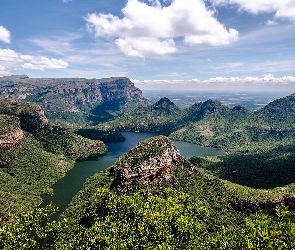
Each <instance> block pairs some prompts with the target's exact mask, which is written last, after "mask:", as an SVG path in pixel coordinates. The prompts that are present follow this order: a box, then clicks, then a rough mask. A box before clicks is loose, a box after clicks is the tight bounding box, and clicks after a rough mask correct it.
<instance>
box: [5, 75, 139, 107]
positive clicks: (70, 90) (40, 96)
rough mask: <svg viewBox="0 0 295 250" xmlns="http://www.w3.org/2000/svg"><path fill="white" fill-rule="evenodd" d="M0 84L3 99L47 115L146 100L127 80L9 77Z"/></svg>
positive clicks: (112, 78) (124, 78)
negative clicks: (23, 103) (27, 104)
mask: <svg viewBox="0 0 295 250" xmlns="http://www.w3.org/2000/svg"><path fill="white" fill-rule="evenodd" d="M0 83H1V86H0V99H6V100H12V101H18V102H19V101H31V102H35V103H38V104H39V105H40V106H41V107H42V109H43V110H44V111H45V113H54V112H66V111H68V112H71V111H72V109H73V107H72V105H78V106H79V105H84V104H99V103H102V102H105V101H112V100H117V99H126V101H136V100H137V99H142V98H143V97H142V91H141V90H140V89H138V88H136V87H135V86H134V84H133V83H132V82H131V81H130V79H128V78H126V77H111V78H103V79H85V78H29V77H23V76H7V77H3V78H0ZM60 104H63V105H60Z"/></svg>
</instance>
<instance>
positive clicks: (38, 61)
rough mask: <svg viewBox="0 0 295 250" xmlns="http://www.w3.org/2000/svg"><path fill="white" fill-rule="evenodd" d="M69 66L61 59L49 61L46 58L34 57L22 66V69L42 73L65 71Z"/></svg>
mask: <svg viewBox="0 0 295 250" xmlns="http://www.w3.org/2000/svg"><path fill="white" fill-rule="evenodd" d="M68 66H69V65H68V63H67V62H65V61H63V60H61V59H54V58H52V59H49V58H47V57H44V56H42V57H36V58H33V60H31V62H26V63H24V64H23V65H22V68H24V69H37V70H41V71H44V70H46V69H65V68H67V67H68Z"/></svg>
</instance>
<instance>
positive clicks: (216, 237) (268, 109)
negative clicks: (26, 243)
mask: <svg viewBox="0 0 295 250" xmlns="http://www.w3.org/2000/svg"><path fill="white" fill-rule="evenodd" d="M168 94H169V93H168ZM277 94H278V93H277ZM229 95H230V94H229ZM180 96H181V95H180ZM185 96H187V95H185ZM210 96H211V97H212V96H215V97H216V96H221V94H220V93H215V95H213V94H212V95H210ZM204 97H205V96H204V95H203V97H202V98H204ZM0 98H1V99H2V100H1V101H0V111H1V112H0V122H1V126H0V128H1V129H0V132H1V134H0V150H1V155H0V174H1V176H2V178H1V181H0V186H1V193H0V200H1V206H0V210H1V214H0V216H1V221H2V222H0V223H1V227H2V230H0V235H1V239H3V242H4V243H0V247H2V248H5V247H6V248H7V249H11V248H18V246H20V245H18V244H22V239H21V238H25V237H28V238H30V237H31V239H32V245H31V246H34V247H36V246H39V247H41V248H48V249H52V248H56V249H60V248H61V247H65V249H67V248H73V247H74V248H76V249H85V248H90V249H91V248H95V247H97V246H99V247H101V248H102V249H118V248H120V249H133V248H135V249H155V248H159V249H160V248H165V249H168V248H170V249H195V248H197V249H251V248H250V247H249V244H250V243H251V244H254V245H253V246H257V244H261V246H263V247H265V248H269V247H272V246H274V248H276V249H293V247H295V246H294V242H295V234H294V230H295V220H294V218H295V214H294V212H293V210H294V209H295V175H294V173H295V164H294V163H295V144H294V133H295V95H294V94H288V95H286V96H285V97H284V96H281V97H279V98H277V99H274V98H273V96H268V97H263V98H266V99H267V98H271V102H268V103H265V105H263V106H259V105H256V104H257V103H258V104H262V103H263V102H265V100H266V99H261V100H256V101H255V102H253V101H251V98H246V101H245V99H244V102H243V101H242V102H239V101H241V100H243V99H239V98H236V97H233V98H234V99H235V100H233V99H230V98H229V97H226V98H225V96H223V97H222V98H223V99H222V100H220V98H212V99H206V100H199V101H196V102H195V103H190V102H191V101H192V99H190V100H188V99H187V98H183V99H182V101H179V100H176V101H177V102H178V103H181V105H179V106H178V105H176V104H175V103H174V99H175V98H171V99H169V98H167V97H164V96H163V97H161V98H160V99H159V98H158V99H157V100H156V99H153V98H151V97H150V98H148V99H149V100H148V99H146V98H144V97H143V95H142V91H141V90H139V89H137V88H136V87H135V86H134V84H133V83H132V82H131V81H130V80H129V79H128V78H109V79H92V80H87V79H76V78H75V79H74V78H71V79H42V78H40V79H30V78H28V77H27V76H11V77H6V78H2V79H1V88H0ZM154 98H156V97H154ZM272 98H273V99H272ZM172 100H173V101H172ZM193 100H194V101H195V100H196V99H193ZM229 101H230V102H231V103H229ZM232 101H234V102H232ZM249 103H252V104H251V105H252V106H251V105H250V104H249ZM224 104H226V105H224ZM257 106H259V108H254V107H257ZM126 132H132V133H135V132H136V133H135V134H134V138H135V137H136V136H137V135H139V138H141V133H143V135H144V134H145V133H154V134H153V135H156V134H157V135H158V136H155V137H154V136H153V137H151V138H148V139H146V138H144V139H145V140H143V141H142V139H143V138H142V139H140V140H135V141H136V142H134V144H133V145H132V146H128V147H127V149H124V150H122V151H120V150H119V151H118V153H116V151H115V150H113V151H112V147H113V146H114V145H115V144H116V143H117V144H116V145H119V144H120V143H121V144H122V145H124V143H127V142H128V140H130V139H129V138H128V136H127V134H124V133H126ZM172 139H173V140H175V141H174V142H175V143H174V142H173V141H172ZM124 140H127V141H125V142H124V143H122V141H124ZM177 141H179V142H182V143H194V144H197V145H200V146H203V147H211V148H212V149H214V150H217V151H218V152H224V153H223V154H213V155H208V154H207V153H206V154H205V155H197V154H194V153H193V154H185V153H181V146H179V147H180V148H177ZM175 144H176V145H175ZM179 145H181V144H179ZM108 146H109V148H110V149H111V151H109V152H107V151H108V150H109V148H108ZM186 146H188V144H186ZM188 147H189V146H188ZM179 149H180V152H179ZM184 150H185V149H184ZM119 152H120V153H119ZM112 154H117V155H116V156H114V155H112ZM108 155H110V160H107V158H106V157H107V156H108ZM183 155H185V157H183ZM119 156H120V157H119ZM97 157H98V158H97ZM85 159H90V161H89V164H91V162H93V161H94V159H104V160H105V161H106V162H107V163H106V165H104V167H101V166H100V165H101V164H102V163H97V166H98V167H96V163H95V164H94V167H93V168H92V170H91V171H90V172H91V174H90V175H91V176H90V177H89V176H87V177H85V178H82V179H81V182H80V184H78V183H76V181H75V180H74V179H70V180H69V183H68V185H69V189H71V185H73V186H75V185H76V184H77V186H78V188H76V189H75V188H73V189H74V190H76V191H79V189H81V190H80V191H79V192H78V193H77V194H76V195H75V196H74V197H73V199H72V200H71V202H70V204H69V205H68V206H67V208H66V207H65V206H64V208H62V209H65V208H66V209H65V211H64V212H63V213H62V214H61V215H60V218H57V216H56V217H55V218H54V220H53V221H50V216H51V214H52V213H53V212H54V211H55V208H54V207H53V206H52V205H50V204H49V205H47V206H46V207H45V208H36V207H37V206H38V205H39V204H40V203H41V196H42V195H45V194H49V195H51V194H53V190H54V188H53V184H54V183H57V185H58V183H59V182H58V180H60V179H61V178H63V177H64V176H66V177H67V176H68V174H67V173H68V172H69V171H70V169H72V168H73V167H74V166H75V164H76V165H79V164H82V160H83V164H84V163H86V164H87V161H84V160H85ZM79 161H80V162H79ZM84 168H85V170H84ZM86 168H87V167H86V166H85V167H83V165H82V167H80V171H81V172H80V174H78V175H81V176H82V175H83V174H84V172H86V171H87V170H86ZM70 173H71V172H69V176H70ZM88 177H89V178H88ZM86 178H87V180H86V182H85V183H84V181H85V179H86ZM64 179H66V178H64ZM62 180H63V179H62ZM83 183H84V185H83V186H81V185H82V184H83ZM52 188H53V189H52ZM60 189H64V188H63V187H61V188H60ZM56 190H57V189H56ZM56 190H55V192H59V191H56ZM76 191H75V192H74V193H73V194H72V195H74V194H75V193H76ZM53 195H54V194H53ZM71 198H72V197H70V198H69V199H71ZM53 200H54V198H53ZM68 201H69V200H68ZM66 204H67V203H66ZM24 208H25V209H24ZM164 208H165V209H164ZM34 211H35V213H36V211H38V212H37V214H38V216H40V218H39V217H34V216H33V217H32V213H34ZM24 218H31V219H24ZM20 220H24V221H25V222H26V223H23V226H21V225H20V224H17V223H18V221H20ZM51 220H52V217H51ZM5 221H8V222H11V223H6V222H5ZM40 221H48V223H47V224H46V226H44V224H43V223H41V224H40ZM32 223H33V224H34V225H35V226H34V228H38V230H40V232H43V233H42V234H39V233H38V234H37V231H34V230H35V229H33V231H30V230H32V229H29V228H31V226H30V225H32ZM26 226H27V227H26ZM261 227H263V228H264V229H265V230H267V232H268V233H267V235H260V232H259V228H261ZM282 227H284V228H285V230H284V232H283V231H281V230H280V228H282ZM16 234H18V235H22V236H21V238H20V239H19V240H18V241H16V242H15V245H9V244H10V243H9V242H12V241H11V240H12V238H13V237H16ZM139 236H140V237H139ZM249 242H250V243H249ZM1 244H2V245H1ZM5 244H6V245H5ZM38 244H39V245H38ZM255 244H256V245H255ZM9 247H11V248H9ZM6 248H5V249H6ZM270 249H272V248H270Z"/></svg>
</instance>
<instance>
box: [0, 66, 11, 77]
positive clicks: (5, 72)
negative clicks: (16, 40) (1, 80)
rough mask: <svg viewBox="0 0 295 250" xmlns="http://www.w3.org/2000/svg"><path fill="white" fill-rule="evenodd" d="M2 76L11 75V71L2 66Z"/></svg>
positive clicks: (0, 71)
mask: <svg viewBox="0 0 295 250" xmlns="http://www.w3.org/2000/svg"><path fill="white" fill-rule="evenodd" d="M0 74H1V75H7V74H9V71H8V70H7V68H6V67H4V66H2V65H0Z"/></svg>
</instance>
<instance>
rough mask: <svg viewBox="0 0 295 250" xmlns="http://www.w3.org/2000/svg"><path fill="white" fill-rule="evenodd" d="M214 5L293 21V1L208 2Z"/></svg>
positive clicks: (226, 0) (294, 2)
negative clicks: (271, 14)
mask: <svg viewBox="0 0 295 250" xmlns="http://www.w3.org/2000/svg"><path fill="white" fill-rule="evenodd" d="M210 1H211V2H212V3H213V4H215V5H237V6H238V8H239V10H241V11H243V10H244V11H248V12H251V13H253V14H259V13H274V14H275V17H276V18H283V19H289V20H291V21H295V1H294V0H255V1H250V0H210Z"/></svg>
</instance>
